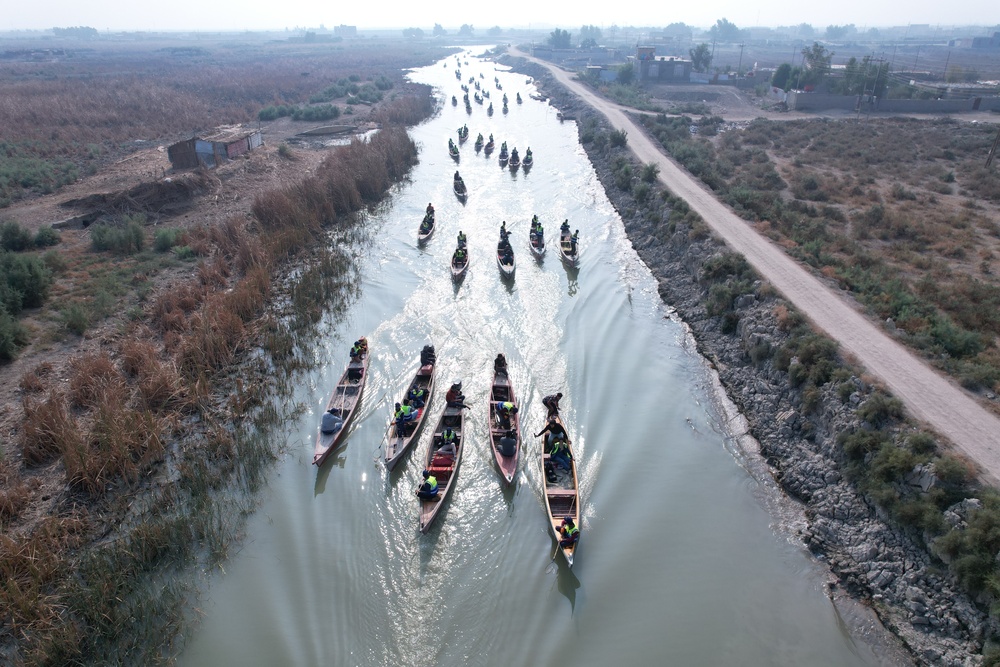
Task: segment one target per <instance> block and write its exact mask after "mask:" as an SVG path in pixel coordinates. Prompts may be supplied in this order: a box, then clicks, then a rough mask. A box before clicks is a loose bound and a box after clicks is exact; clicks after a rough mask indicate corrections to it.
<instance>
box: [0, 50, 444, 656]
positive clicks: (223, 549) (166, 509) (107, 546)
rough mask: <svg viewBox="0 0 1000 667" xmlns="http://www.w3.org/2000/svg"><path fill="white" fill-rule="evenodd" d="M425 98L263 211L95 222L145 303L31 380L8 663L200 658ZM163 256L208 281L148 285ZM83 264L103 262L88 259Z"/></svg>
mask: <svg viewBox="0 0 1000 667" xmlns="http://www.w3.org/2000/svg"><path fill="white" fill-rule="evenodd" d="M437 53H438V54H439V55H440V53H442V51H440V50H439V51H438V52H437ZM397 56H398V54H397ZM397 56H393V57H396V65H397V67H398V62H399V58H398V57H397ZM382 57H388V56H385V55H384V54H383V56H382ZM414 59H419V57H417V56H412V55H411V56H409V57H407V58H406V60H407V62H412V61H413V60H414ZM340 69H341V71H342V70H343V67H341V68H340ZM398 77H399V78H400V80H401V77H402V73H399V74H398ZM317 83H318V82H315V81H314V82H313V85H312V86H311V87H309V91H310V92H315V88H316V85H317ZM411 90H415V91H416V92H415V93H411V94H401V93H394V94H393V95H392V96H391V99H390V96H388V95H387V96H386V98H387V99H386V100H385V101H384V102H382V103H380V104H379V105H377V106H376V107H375V108H373V109H372V110H371V112H370V115H369V120H371V121H373V122H375V123H377V124H378V126H379V128H380V131H378V132H376V133H374V134H372V135H371V136H370V137H368V138H366V139H355V140H353V141H352V142H351V143H350V144H349V145H346V146H338V147H335V148H332V149H330V150H329V151H328V152H327V157H326V158H324V159H323V160H322V162H321V163H319V164H318V166H317V167H316V168H315V169H312V170H306V169H299V170H297V173H303V172H305V174H309V175H303V176H302V177H301V178H300V179H299V180H292V181H287V180H286V182H289V183H290V184H288V185H285V186H281V187H276V188H274V189H270V190H266V191H258V192H256V193H255V196H253V197H252V205H251V207H250V209H251V211H250V213H249V214H246V215H231V216H229V217H226V218H225V219H222V220H219V221H218V222H215V221H213V222H211V223H208V224H205V223H199V224H196V225H193V226H190V227H186V228H181V227H178V228H170V227H167V226H166V225H161V226H159V227H158V231H156V232H155V234H154V233H152V232H151V230H150V229H149V228H148V227H147V225H146V224H145V223H146V219H145V217H144V216H143V215H142V214H139V213H128V214H127V215H125V216H124V217H123V218H120V219H118V221H117V222H110V223H108V224H107V225H96V224H95V225H94V226H93V227H92V229H91V230H90V231H91V239H92V245H93V248H92V249H91V251H92V252H103V253H109V254H110V255H111V256H112V257H114V258H115V262H113V263H115V264H118V265H121V266H123V267H125V268H121V267H119V269H118V272H117V273H116V274H114V275H117V276H124V275H126V274H128V273H129V272H132V273H133V274H134V275H133V280H132V281H131V283H132V284H133V285H136V284H139V285H141V289H142V294H141V298H140V299H139V302H138V305H136V306H133V307H132V308H130V309H128V313H127V316H126V317H125V318H123V320H122V321H121V322H120V323H115V324H114V325H113V326H114V328H115V330H114V331H112V332H110V333H106V334H102V335H101V339H100V341H99V343H98V345H96V346H94V345H91V346H87V347H88V348H89V350H88V351H86V352H82V353H77V354H71V356H70V358H69V360H68V363H67V364H66V368H65V369H64V368H62V367H61V366H59V365H56V364H54V363H50V362H42V363H39V364H36V365H35V366H34V367H33V368H31V369H30V370H28V371H27V372H25V373H24V375H23V376H22V377H21V378H20V381H19V383H18V384H19V393H20V395H21V397H22V398H21V410H20V413H21V415H20V417H19V418H18V419H17V421H16V435H15V436H14V437H13V438H12V440H13V442H12V443H10V445H11V446H12V447H16V449H5V451H4V456H3V459H2V460H0V479H2V482H3V484H2V487H0V523H2V525H3V528H4V533H3V534H2V535H0V575H2V577H3V580H4V582H5V584H4V586H3V587H2V588H0V623H2V628H3V632H2V634H0V656H2V660H0V661H3V662H6V661H10V662H12V663H21V664H30V665H66V664H112V663H118V662H122V661H126V662H130V663H135V664H149V663H156V662H163V661H169V660H170V659H171V656H175V655H177V654H178V653H179V652H180V650H181V649H182V648H183V646H182V641H183V639H182V637H183V632H184V629H185V628H186V627H188V625H189V624H190V623H193V622H196V618H194V617H193V614H192V609H193V606H192V602H193V601H194V600H196V599H197V594H198V585H199V582H197V581H194V579H195V578H196V575H195V573H196V572H198V571H201V572H209V571H212V570H213V569H214V568H216V567H220V568H221V564H222V563H223V561H224V560H225V559H226V558H227V557H228V554H229V552H230V550H231V549H232V548H234V546H236V545H238V544H239V541H240V539H241V535H242V530H243V526H244V523H245V520H246V518H247V517H248V516H249V514H250V513H251V512H252V511H253V510H254V508H255V504H256V502H257V500H256V497H257V492H258V491H259V489H260V488H261V487H262V486H263V485H265V484H266V474H267V470H268V469H269V467H270V465H271V464H272V463H273V461H274V460H275V459H276V456H277V455H278V454H279V451H280V443H279V442H278V441H277V440H275V439H273V437H272V436H273V428H274V427H276V426H277V425H278V424H280V423H282V422H283V420H284V419H285V418H286V417H287V416H288V415H289V414H294V413H295V412H296V411H297V410H300V409H301V408H300V406H295V405H287V404H283V403H281V399H280V396H282V395H288V394H289V393H290V392H289V391H283V389H286V388H287V387H286V386H285V385H286V384H287V383H290V382H291V381H293V379H294V377H295V375H296V373H297V372H299V371H301V370H302V369H305V368H306V367H307V365H308V364H309V363H314V359H313V355H312V354H311V350H312V348H313V346H314V345H315V341H316V340H317V337H318V334H319V327H320V326H321V325H322V323H323V322H324V321H326V319H325V318H327V317H328V316H329V314H330V313H331V312H332V313H336V312H340V311H341V310H342V309H343V308H345V307H346V305H347V304H349V303H350V302H351V300H353V299H355V298H356V297H357V278H356V266H355V264H354V262H355V253H354V251H353V250H352V249H353V248H355V247H356V246H357V244H359V243H363V242H364V239H365V232H364V229H363V226H362V225H360V224H359V221H360V220H363V218H364V216H365V211H366V210H368V209H369V208H371V207H374V206H377V205H378V204H379V202H381V201H382V200H383V198H384V197H385V195H386V193H387V192H388V191H389V190H390V189H391V188H392V187H393V186H394V184H396V183H398V182H399V181H400V180H401V179H403V178H405V177H406V175H407V174H408V173H409V171H410V169H411V168H412V166H413V165H414V164H415V163H416V161H417V147H416V145H415V144H414V142H413V141H412V140H411V139H410V137H409V135H408V133H407V129H406V127H407V126H409V125H413V124H415V123H417V122H419V121H421V120H423V119H424V118H426V117H427V116H428V115H430V113H432V111H433V105H432V100H431V96H430V93H431V91H430V90H429V89H427V88H425V87H411ZM281 148H284V149H285V150H284V151H282V150H281ZM276 154H277V155H278V158H279V159H283V160H286V161H294V159H295V157H296V156H295V154H294V152H293V151H291V150H289V149H288V147H287V145H285V144H282V146H281V147H279V149H278V150H277V151H276ZM193 178H194V179H196V180H197V179H211V178H214V176H212V177H210V176H209V175H208V174H199V173H197V172H196V173H195V175H194V176H193ZM198 194H202V191H199V193H198ZM95 231H96V232H98V233H96V234H95V233H94V232H95ZM151 246H152V247H153V248H154V252H170V253H172V254H173V255H174V256H175V257H176V258H179V259H180V260H181V262H188V263H189V264H188V266H189V267H190V266H191V263H193V266H194V269H193V270H191V269H190V268H188V269H186V270H184V269H183V264H182V267H181V268H182V270H180V271H176V272H174V273H172V274H170V273H169V272H168V271H165V272H163V273H164V276H165V277H164V276H160V280H159V281H156V280H153V279H149V280H147V276H146V275H145V273H144V270H145V268H146V267H144V262H147V259H148V258H145V259H144V255H143V251H144V250H146V249H148V248H150V247H151ZM147 254H148V252H147ZM64 255H65V253H64ZM64 261H66V262H68V264H69V265H68V266H64V267H63V269H62V270H63V271H66V270H67V269H72V270H77V271H79V270H80V269H81V267H86V266H87V265H88V264H91V265H93V262H92V261H91V260H89V259H88V257H87V253H86V252H84V253H82V254H78V253H74V254H73V255H72V256H71V257H69V258H68V259H64ZM39 266H43V265H42V264H41V263H39ZM49 270H51V269H49ZM91 270H94V266H91ZM122 271H124V272H125V273H124V274H123V273H122ZM118 280H121V277H119V278H118ZM137 281H138V282H137ZM110 282H111V281H109V283H110ZM126 284H128V281H126ZM112 296H113V297H115V298H117V299H118V300H119V301H118V302H117V303H120V300H121V299H122V298H123V295H122V294H114V295H112ZM109 298H110V297H109ZM118 307H119V306H118V305H115V302H114V300H112V305H110V306H108V308H107V310H109V314H110V311H114V310H115V309H116V308H118ZM107 317H108V314H106V315H105V318H107ZM64 324H65V325H66V326H67V328H69V324H68V320H67V321H66V322H64ZM94 326H95V322H93V321H89V322H85V323H84V324H82V325H81V329H80V331H79V333H80V334H82V333H83V332H84V331H89V329H90V328H92V327H94ZM70 330H72V329H70ZM27 332H28V333H30V334H33V335H37V334H38V330H37V328H34V327H32V328H30V329H28V330H27ZM24 342H26V341H22V342H21V344H22V345H23V344H24ZM81 347H82V346H81ZM41 358H44V355H42V356H41ZM63 374H65V376H64V375H63ZM62 377H65V378H66V381H65V382H64V381H62Z"/></svg>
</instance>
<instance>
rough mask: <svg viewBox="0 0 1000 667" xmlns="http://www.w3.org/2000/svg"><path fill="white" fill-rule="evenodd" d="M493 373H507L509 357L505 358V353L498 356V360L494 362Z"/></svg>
mask: <svg viewBox="0 0 1000 667" xmlns="http://www.w3.org/2000/svg"><path fill="white" fill-rule="evenodd" d="M493 372H494V373H504V374H506V373H507V357H505V356H503V352H501V353H500V354H498V355H497V358H496V359H494V360H493Z"/></svg>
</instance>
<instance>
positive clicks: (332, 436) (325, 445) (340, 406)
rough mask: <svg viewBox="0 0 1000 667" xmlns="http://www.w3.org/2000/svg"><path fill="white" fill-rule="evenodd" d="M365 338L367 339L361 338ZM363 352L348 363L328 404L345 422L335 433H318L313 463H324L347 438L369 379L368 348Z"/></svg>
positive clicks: (327, 406) (328, 408)
mask: <svg viewBox="0 0 1000 667" xmlns="http://www.w3.org/2000/svg"><path fill="white" fill-rule="evenodd" d="M361 340H365V339H363V338H362V339H361ZM367 345H368V343H367V341H365V346H366V349H365V350H364V351H363V352H362V353H361V357H360V359H358V360H357V361H355V360H354V359H352V360H351V361H350V363H348V364H347V369H346V370H344V374H343V375H341V376H340V381H339V382H337V387H336V388H335V389H334V390H333V394H332V395H331V396H330V401H329V402H328V403H327V404H326V412H329V411H330V410H336V411H337V413H338V415H339V416H340V418H341V419H342V420H343V423H342V424H341V426H340V429H339V430H337V431H336V432H334V433H323V431H322V430H320V432H319V433H318V434H317V435H316V449H315V451H314V452H313V465H317V466H320V465H323V461H326V458H327V457H328V456H329V455H330V453H331V452H333V451H335V450H336V449H337V447H338V446H339V445H340V444H342V443H343V442H344V441H346V439H347V426H348V425H349V424H350V422H351V417H353V416H354V413H355V412H356V411H357V409H358V406H359V405H360V404H361V392H363V391H364V389H365V382H366V381H367V380H368V350H367Z"/></svg>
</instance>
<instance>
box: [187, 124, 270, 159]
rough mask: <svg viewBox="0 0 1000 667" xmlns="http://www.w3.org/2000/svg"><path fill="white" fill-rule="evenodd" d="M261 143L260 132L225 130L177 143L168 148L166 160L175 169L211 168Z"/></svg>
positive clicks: (262, 139) (262, 140) (240, 129)
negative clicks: (168, 159) (168, 160)
mask: <svg viewBox="0 0 1000 667" xmlns="http://www.w3.org/2000/svg"><path fill="white" fill-rule="evenodd" d="M263 144H264V138H263V136H262V135H261V133H260V130H247V129H246V128H243V127H239V126H237V127H227V128H220V129H219V130H218V131H216V132H215V133H213V134H211V135H208V136H205V137H198V136H194V137H191V138H190V139H185V140H184V141H178V142H177V143H176V144H173V145H172V146H170V147H169V148H167V157H169V158H170V165H171V166H172V167H173V168H174V169H194V168H196V167H207V168H209V169H212V168H214V167H217V166H219V165H220V164H223V163H224V162H227V161H229V160H232V159H233V158H235V157H238V156H240V155H243V154H244V153H249V152H250V151H252V150H253V149H255V148H259V147H260V146H262V145H263Z"/></svg>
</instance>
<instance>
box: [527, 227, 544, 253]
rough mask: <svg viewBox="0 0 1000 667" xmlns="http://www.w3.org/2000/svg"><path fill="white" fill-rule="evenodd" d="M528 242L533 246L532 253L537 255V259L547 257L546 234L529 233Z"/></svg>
mask: <svg viewBox="0 0 1000 667" xmlns="http://www.w3.org/2000/svg"><path fill="white" fill-rule="evenodd" d="M528 244H529V247H530V248H531V254H532V255H534V256H535V259H542V258H544V257H545V234H544V233H542V234H536V233H535V232H531V233H530V234H529V235H528Z"/></svg>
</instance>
